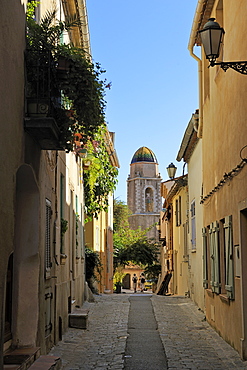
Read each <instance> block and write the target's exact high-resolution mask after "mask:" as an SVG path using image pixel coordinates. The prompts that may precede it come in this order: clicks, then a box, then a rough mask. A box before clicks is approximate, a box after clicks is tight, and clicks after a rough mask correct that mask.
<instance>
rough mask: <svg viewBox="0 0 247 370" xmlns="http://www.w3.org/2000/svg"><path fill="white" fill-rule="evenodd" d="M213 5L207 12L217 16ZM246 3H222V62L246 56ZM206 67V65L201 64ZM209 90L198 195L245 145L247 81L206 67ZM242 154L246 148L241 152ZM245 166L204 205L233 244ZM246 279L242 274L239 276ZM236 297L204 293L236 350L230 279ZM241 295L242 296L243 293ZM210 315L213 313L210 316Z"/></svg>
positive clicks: (237, 326) (207, 218)
mask: <svg viewBox="0 0 247 370" xmlns="http://www.w3.org/2000/svg"><path fill="white" fill-rule="evenodd" d="M216 5H217V1H216V2H215V8H214V10H213V12H212V14H211V16H213V17H215V16H217V13H216ZM246 16H247V8H246V1H244V0H239V1H237V2H235V1H234V2H233V1H231V0H225V1H224V9H223V21H224V29H225V32H226V33H225V39H224V51H223V54H224V60H225V61H234V60H246V50H247V39H246V37H245V35H246V31H247V23H246ZM204 70H206V66H205V68H204ZM208 74H209V90H208V91H209V93H208V94H207V95H206V96H205V95H204V96H203V120H204V124H203V139H202V145H203V188H204V190H203V193H204V195H206V194H208V193H209V192H210V191H211V190H212V189H213V188H214V187H215V186H216V185H217V184H218V183H219V181H220V180H221V179H222V178H223V175H224V174H225V173H228V172H229V171H231V170H232V169H233V168H234V167H236V166H237V165H238V164H239V163H240V161H241V159H240V150H241V148H242V147H243V146H245V145H246V144H247V125H246V117H247V105H246V104H245V97H246V93H247V79H246V76H243V75H241V74H239V73H237V72H235V71H233V70H230V69H229V70H228V71H227V72H226V73H225V72H224V71H223V70H221V69H220V68H218V67H214V68H210V69H209V70H208ZM243 155H244V156H246V157H247V152H246V151H245V152H243ZM246 178H247V167H244V169H243V170H242V171H241V172H240V173H239V174H238V175H237V176H236V177H234V178H233V179H232V180H231V181H229V182H227V183H226V184H225V185H224V186H223V187H222V188H220V189H219V190H218V191H217V192H216V193H215V194H214V195H212V196H211V197H210V198H209V199H208V200H207V201H205V203H204V205H203V211H204V212H203V214H204V226H207V225H209V224H210V223H211V222H213V221H215V220H220V219H222V218H224V217H225V216H228V215H232V216H233V243H234V245H237V244H239V242H240V240H239V211H238V204H239V203H240V202H241V201H242V200H243V199H245V198H246V196H247V188H246ZM242 278H243V279H245V278H246V276H245V275H243V276H242ZM235 289H236V292H235V300H234V301H233V302H230V303H229V304H228V305H227V304H225V303H224V302H223V301H222V300H221V298H220V296H216V295H214V296H212V295H210V294H208V293H207V295H206V313H207V317H208V319H209V321H210V322H211V323H213V325H214V326H215V328H216V330H217V331H219V332H220V333H221V335H222V336H223V338H224V339H226V340H227V341H229V342H230V343H231V345H232V346H233V347H235V348H236V349H237V350H238V351H239V352H241V337H242V335H243V333H242V330H241V325H242V323H241V319H240V318H241V289H240V287H239V279H238V278H235ZM243 299H246V297H245V298H244V297H243ZM211 316H214V318H213V319H214V320H213V319H212V317H211Z"/></svg>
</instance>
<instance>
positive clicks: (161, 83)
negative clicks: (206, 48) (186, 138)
mask: <svg viewBox="0 0 247 370" xmlns="http://www.w3.org/2000/svg"><path fill="white" fill-rule="evenodd" d="M196 5H197V0H187V1H185V0H176V1H170V0H153V1H150V0H87V11H88V20H89V30H90V40H91V49H92V55H93V59H94V61H96V62H99V63H100V64H101V66H102V67H103V68H104V69H106V71H107V72H106V73H105V74H104V77H105V78H107V80H108V81H109V82H112V87H111V89H110V90H107V93H106V101H107V109H106V121H107V123H108V128H109V130H110V131H114V132H115V133H116V140H115V147H116V151H117V155H118V159H119V162H120V166H121V167H120V170H119V176H118V186H117V189H116V191H115V198H118V199H121V200H122V201H125V202H126V201H127V198H126V193H127V183H126V180H127V177H128V174H129V172H130V162H131V159H132V157H133V155H134V153H135V151H136V150H137V149H139V148H140V147H142V146H147V147H148V148H150V149H151V150H152V151H153V152H154V153H155V155H156V157H157V159H158V163H159V172H160V174H161V177H162V179H163V181H165V180H167V179H168V176H167V171H166V167H167V166H168V165H169V163H171V162H173V163H174V164H175V165H176V166H177V167H178V170H177V174H176V175H177V176H179V175H182V167H183V163H178V162H176V157H177V153H178V151H179V148H180V144H181V141H182V138H183V134H184V131H185V129H186V127H187V124H188V122H189V120H190V118H191V115H192V113H194V111H195V110H196V109H197V108H198V78H197V77H198V73H197V62H196V61H195V60H194V59H193V58H192V57H191V56H190V54H189V51H188V42H189V36H190V31H191V27H192V22H193V18H194V14H195V10H196ZM198 52H200V49H199V50H198Z"/></svg>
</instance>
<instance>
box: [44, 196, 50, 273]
mask: <svg viewBox="0 0 247 370" xmlns="http://www.w3.org/2000/svg"><path fill="white" fill-rule="evenodd" d="M50 269H51V202H50V201H49V200H48V199H46V214H45V271H46V277H49V276H50Z"/></svg>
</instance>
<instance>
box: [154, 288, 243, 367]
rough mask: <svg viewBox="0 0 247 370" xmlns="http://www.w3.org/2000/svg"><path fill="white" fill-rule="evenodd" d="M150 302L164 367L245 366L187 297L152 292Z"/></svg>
mask: <svg viewBox="0 0 247 370" xmlns="http://www.w3.org/2000/svg"><path fill="white" fill-rule="evenodd" d="M152 302H153V307H154V312H155V317H156V321H157V323H158V330H159V333H160V337H161V340H162V342H163V346H164V348H165V351H166V356H167V360H168V369H204V370H208V369H215V370H216V369H222V370H228V369H238V370H240V369H247V362H246V361H245V362H243V361H242V360H241V359H240V356H239V354H238V353H237V352H236V351H235V350H234V349H233V348H232V347H231V346H230V345H229V344H227V343H226V342H225V341H224V340H223V339H222V338H221V337H220V336H219V335H218V334H217V333H216V332H215V330H214V329H212V328H211V326H210V325H209V324H208V323H207V322H206V321H205V315H204V314H203V312H201V311H200V310H198V307H196V306H195V305H194V303H193V302H192V301H191V300H190V299H189V298H184V297H176V296H157V295H153V297H152Z"/></svg>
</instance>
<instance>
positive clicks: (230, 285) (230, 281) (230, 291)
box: [224, 216, 234, 299]
mask: <svg viewBox="0 0 247 370" xmlns="http://www.w3.org/2000/svg"><path fill="white" fill-rule="evenodd" d="M224 237H225V255H226V269H225V274H226V276H225V282H226V284H225V289H226V294H227V296H228V298H229V299H234V268H233V236H232V216H227V217H225V223H224Z"/></svg>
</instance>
